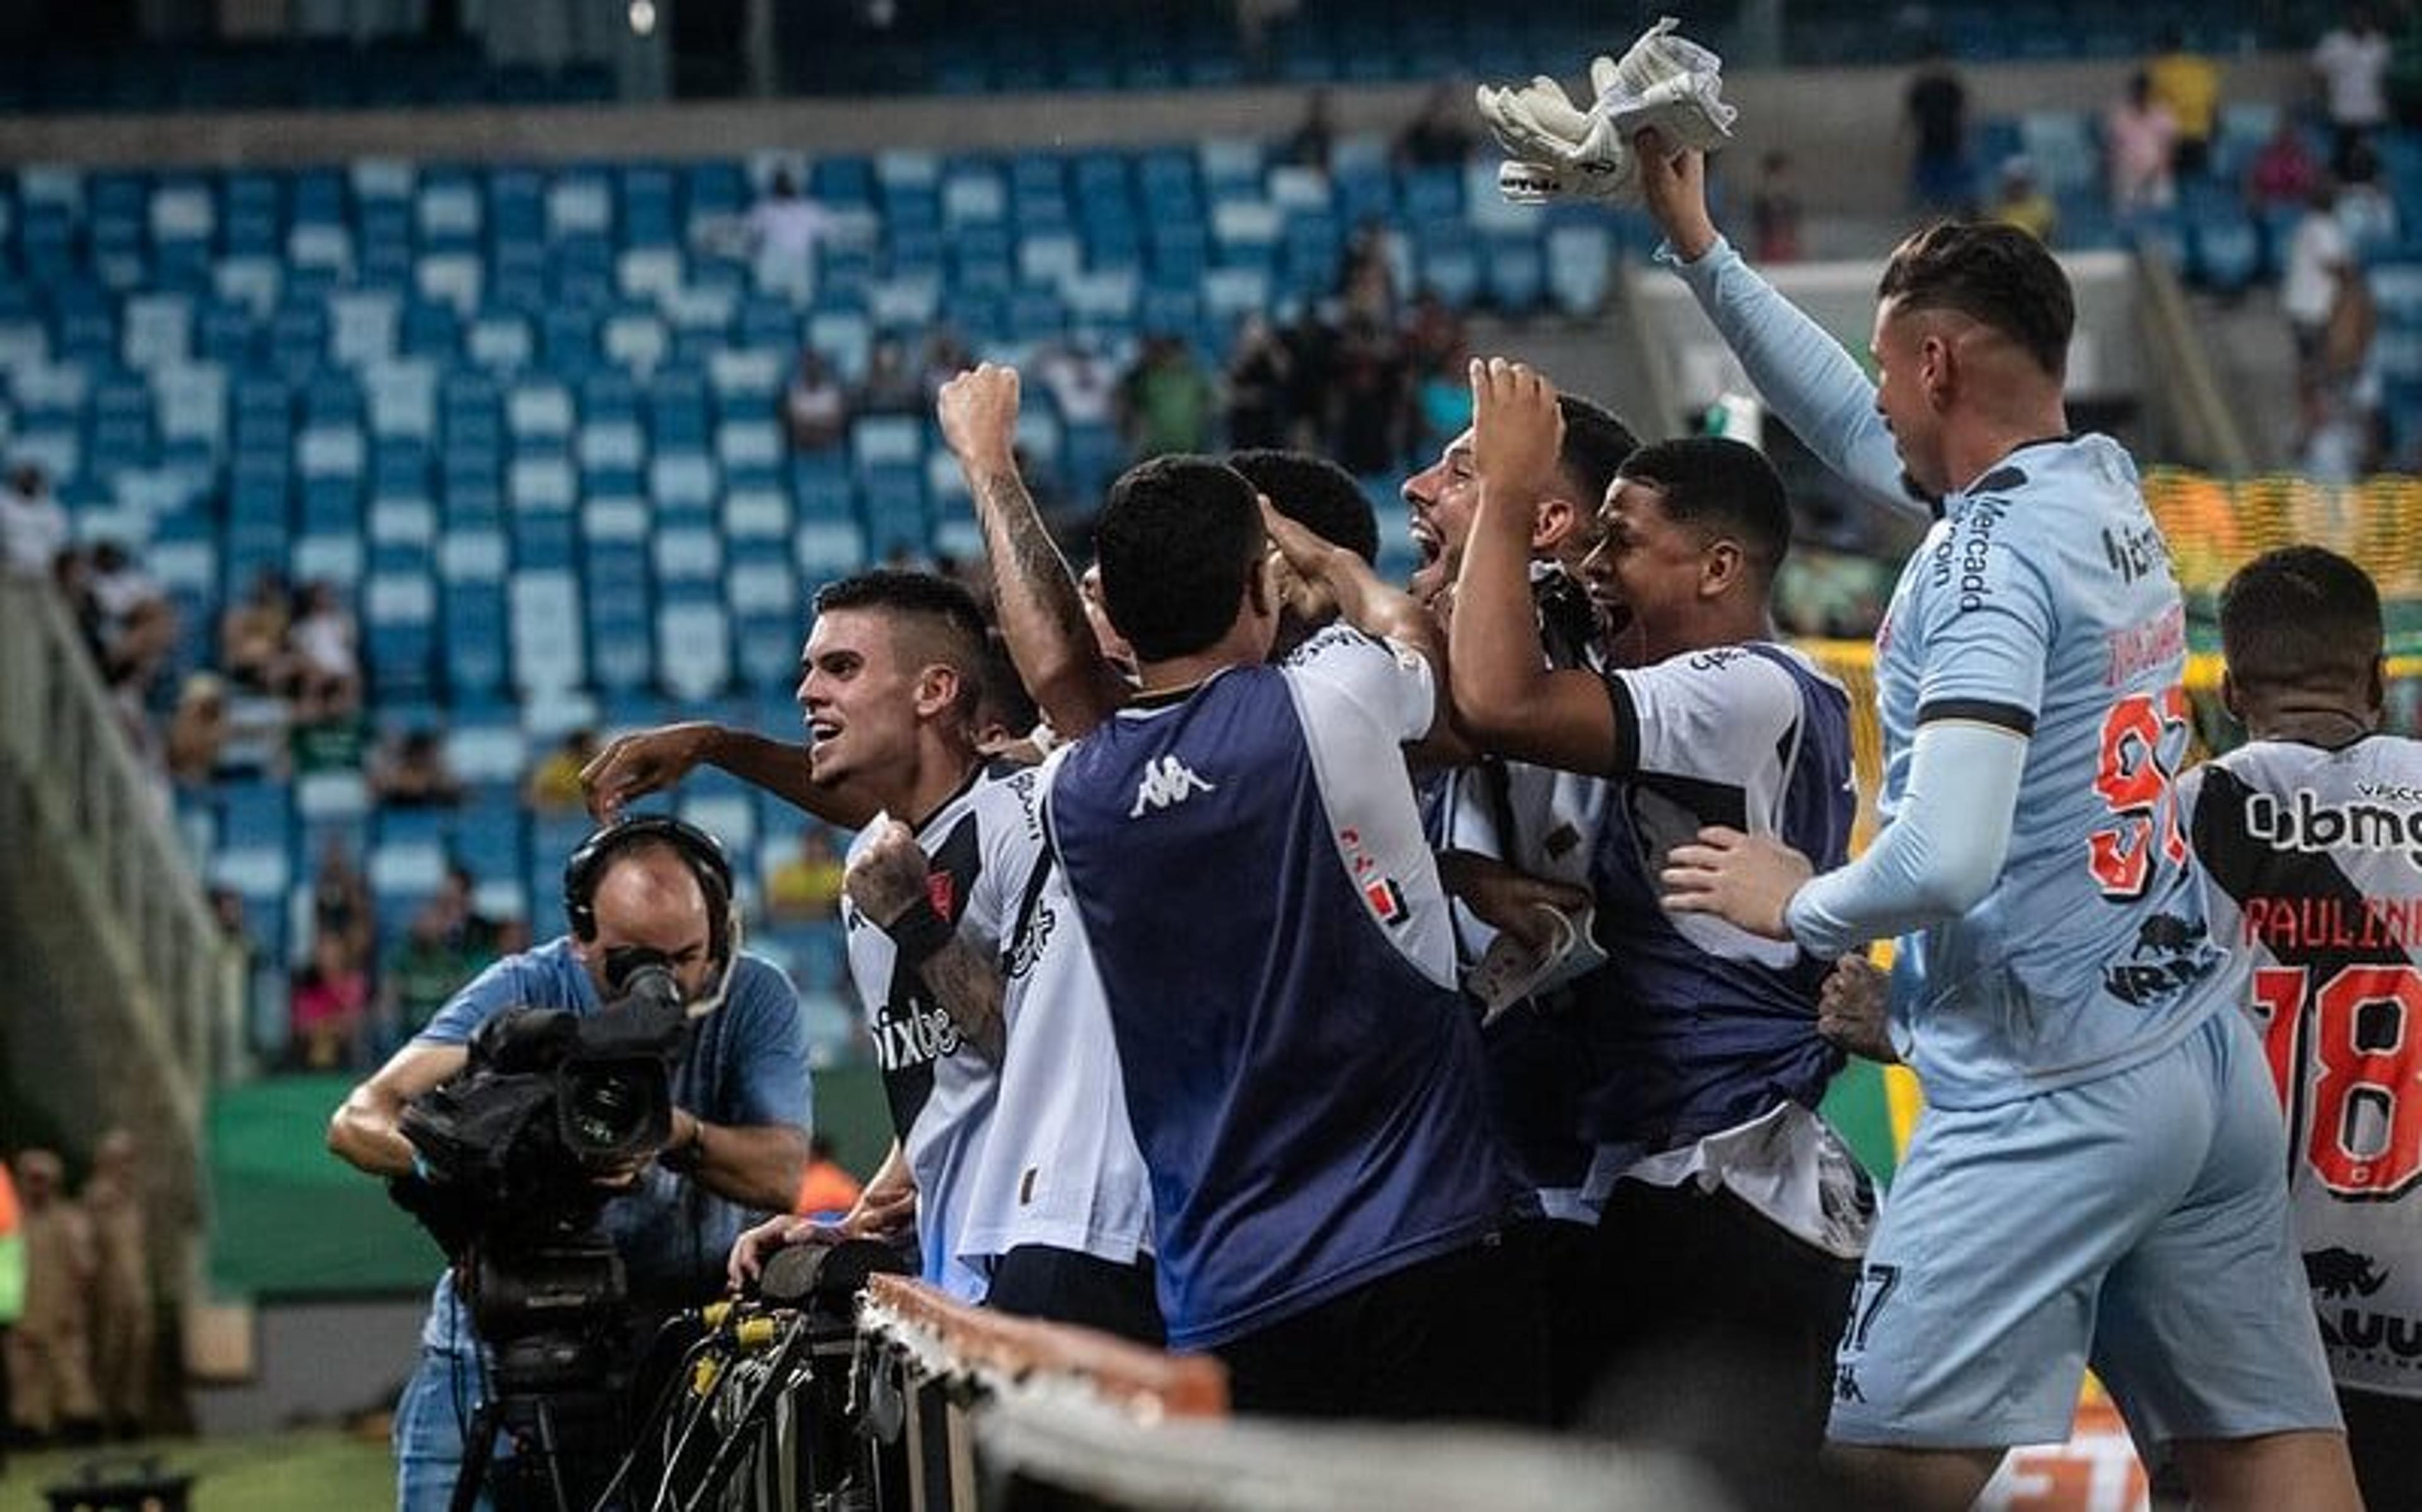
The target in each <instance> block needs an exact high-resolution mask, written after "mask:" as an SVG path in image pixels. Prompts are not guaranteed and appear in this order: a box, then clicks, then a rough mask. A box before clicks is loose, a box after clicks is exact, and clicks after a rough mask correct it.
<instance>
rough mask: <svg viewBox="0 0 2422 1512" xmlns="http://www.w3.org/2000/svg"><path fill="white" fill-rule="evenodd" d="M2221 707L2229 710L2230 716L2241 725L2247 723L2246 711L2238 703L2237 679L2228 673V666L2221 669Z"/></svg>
mask: <svg viewBox="0 0 2422 1512" xmlns="http://www.w3.org/2000/svg"><path fill="white" fill-rule="evenodd" d="M2220 707H2221V708H2223V709H2226V710H2228V717H2229V718H2230V719H2232V720H2235V721H2236V722H2237V723H2238V724H2239V725H2243V724H2244V723H2245V711H2244V709H2241V708H2240V707H2239V704H2238V697H2237V679H2236V678H2233V677H2230V676H2229V675H2228V668H2226V667H2222V668H2221V669H2220Z"/></svg>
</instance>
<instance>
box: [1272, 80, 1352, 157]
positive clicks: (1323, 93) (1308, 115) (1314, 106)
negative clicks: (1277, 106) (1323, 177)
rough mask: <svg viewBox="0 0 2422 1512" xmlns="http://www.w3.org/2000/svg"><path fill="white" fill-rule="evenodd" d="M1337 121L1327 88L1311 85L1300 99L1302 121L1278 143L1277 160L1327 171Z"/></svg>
mask: <svg viewBox="0 0 2422 1512" xmlns="http://www.w3.org/2000/svg"><path fill="white" fill-rule="evenodd" d="M1336 139H1337V125H1336V118H1335V112H1334V110H1333V109H1332V101H1331V100H1330V98H1329V91H1328V90H1327V89H1314V90H1313V92H1312V98H1311V99H1309V100H1307V101H1304V108H1303V124H1302V125H1300V126H1297V128H1296V129H1295V130H1294V131H1293V132H1290V133H1289V134H1288V136H1287V139H1286V140H1285V141H1283V142H1282V143H1280V144H1279V150H1278V161H1279V162H1280V163H1282V164H1287V165H1288V166H1290V167H1297V168H1317V169H1319V170H1320V171H1321V172H1323V173H1327V172H1328V171H1329V148H1331V147H1332V146H1334V145H1335V143H1336Z"/></svg>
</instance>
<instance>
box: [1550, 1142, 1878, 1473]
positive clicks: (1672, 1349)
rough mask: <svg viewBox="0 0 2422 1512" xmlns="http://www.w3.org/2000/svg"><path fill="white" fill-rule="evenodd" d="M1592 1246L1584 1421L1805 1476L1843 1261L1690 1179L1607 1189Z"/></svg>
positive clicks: (1820, 1438)
mask: <svg viewBox="0 0 2422 1512" xmlns="http://www.w3.org/2000/svg"><path fill="white" fill-rule="evenodd" d="M1597 1240H1598V1242H1597V1268H1596V1276H1595V1278H1594V1283H1593V1287H1592V1290H1593V1295H1594V1296H1595V1297H1596V1299H1597V1301H1598V1303H1599V1305H1600V1306H1601V1307H1602V1308H1603V1310H1604V1311H1603V1313H1602V1315H1601V1318H1600V1326H1601V1327H1602V1328H1603V1330H1604V1337H1605V1340H1606V1347H1607V1349H1608V1358H1609V1363H1610V1367H1609V1373H1608V1374H1607V1375H1606V1376H1605V1377H1604V1378H1602V1379H1601V1380H1600V1382H1599V1384H1598V1388H1597V1392H1596V1395H1595V1397H1594V1399H1593V1402H1592V1404H1591V1406H1590V1407H1589V1408H1588V1409H1586V1410H1585V1411H1584V1414H1583V1415H1584V1420H1585V1421H1587V1422H1588V1423H1590V1424H1592V1425H1593V1426H1598V1425H1603V1426H1606V1427H1608V1428H1610V1429H1620V1430H1621V1431H1623V1432H1624V1433H1625V1434H1627V1435H1628V1436H1630V1437H1634V1438H1640V1437H1645V1438H1649V1439H1652V1440H1657V1441H1661V1442H1669V1443H1677V1444H1679V1445H1680V1446H1682V1447H1685V1448H1691V1449H1699V1450H1703V1451H1709V1452H1712V1453H1714V1454H1716V1455H1718V1456H1719V1457H1720V1461H1722V1462H1729V1467H1730V1468H1735V1469H1739V1470H1743V1471H1750V1470H1755V1469H1758V1467H1760V1466H1763V1467H1764V1470H1763V1473H1761V1475H1760V1477H1759V1478H1761V1479H1764V1478H1766V1477H1767V1476H1768V1475H1781V1476H1784V1477H1786V1478H1785V1480H1784V1481H1783V1484H1786V1485H1788V1484H1791V1480H1790V1479H1789V1478H1788V1477H1796V1476H1798V1475H1800V1474H1802V1473H1814V1467H1815V1464H1816V1454H1817V1451H1818V1450H1819V1449H1820V1448H1821V1447H1822V1446H1823V1442H1824V1437H1825V1419H1826V1417H1827V1415H1828V1413H1829V1412H1830V1411H1831V1410H1832V1395H1833V1348H1834V1346H1835V1345H1836V1344H1837V1343H1838V1342H1840V1339H1841V1333H1842V1323H1843V1319H1844V1317H1845V1316H1846V1315H1847V1314H1848V1310H1849V1304H1850V1288H1851V1285H1852V1283H1853V1282H1854V1281H1855V1280H1856V1278H1857V1275H1858V1269H1857V1266H1856V1265H1855V1264H1854V1263H1853V1262H1851V1261H1848V1260H1844V1259H1840V1258H1838V1257H1836V1256H1834V1255H1828V1254H1826V1253H1825V1252H1824V1251H1822V1250H1819V1249H1816V1247H1815V1246H1813V1245H1810V1244H1807V1243H1804V1242H1802V1241H1801V1239H1798V1238H1796V1237H1794V1236H1793V1235H1791V1234H1788V1233H1786V1232H1785V1231H1784V1230H1783V1229H1782V1228H1781V1227H1780V1226H1778V1225H1777V1224H1775V1223H1774V1222H1773V1221H1772V1220H1771V1219H1769V1218H1768V1217H1767V1216H1766V1215H1765V1214H1763V1213H1761V1212H1759V1211H1757V1209H1755V1208H1752V1207H1750V1206H1749V1204H1747V1203H1745V1202H1743V1201H1741V1200H1740V1198H1738V1197H1737V1196H1735V1195H1733V1193H1732V1192H1729V1191H1725V1190H1723V1189H1721V1188H1719V1189H1718V1190H1716V1191H1714V1192H1708V1191H1706V1190H1704V1189H1703V1188H1701V1187H1700V1186H1698V1185H1697V1184H1696V1183H1695V1182H1690V1183H1685V1184H1684V1185H1682V1186H1680V1187H1658V1186H1651V1185H1649V1184H1648V1183H1646V1182H1643V1181H1618V1182H1616V1183H1615V1188H1614V1192H1613V1194H1612V1196H1611V1197H1609V1198H1608V1200H1607V1205H1606V1211H1605V1214H1604V1216H1603V1217H1602V1218H1601V1219H1600V1221H1599V1223H1598V1229H1597Z"/></svg>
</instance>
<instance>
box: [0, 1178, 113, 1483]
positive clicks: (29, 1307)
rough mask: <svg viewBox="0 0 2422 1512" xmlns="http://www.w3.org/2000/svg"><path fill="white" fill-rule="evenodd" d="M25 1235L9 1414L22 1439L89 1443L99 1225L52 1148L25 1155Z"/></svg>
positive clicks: (11, 1335) (95, 1411) (11, 1342)
mask: <svg viewBox="0 0 2422 1512" xmlns="http://www.w3.org/2000/svg"><path fill="white" fill-rule="evenodd" d="M17 1194H18V1201H19V1209H20V1222H21V1224H22V1227H23V1230H24V1236H25V1310H24V1314H23V1315H22V1316H20V1317H18V1319H17V1326H16V1327H15V1328H13V1329H11V1330H9V1331H8V1411H9V1413H10V1414H11V1416H12V1418H13V1420H14V1422H15V1424H16V1426H17V1430H18V1433H19V1434H20V1435H21V1436H27V1437H31V1438H33V1439H35V1440H38V1441H39V1440H45V1439H48V1438H50V1437H51V1436H52V1435H53V1434H55V1433H58V1432H61V1431H62V1430H64V1431H66V1432H67V1433H68V1434H69V1435H70V1436H71V1437H88V1436H89V1435H90V1433H91V1431H92V1428H93V1426H95V1424H96V1423H97V1422H98V1421H99V1419H100V1416H101V1403H100V1400H99V1399H98V1398H97V1397H96V1396H95V1395H94V1394H93V1389H92V1278H93V1255H92V1225H91V1224H89V1223H88V1222H87V1221H86V1218H85V1213H84V1209H83V1208H80V1207H78V1206H77V1205H76V1204H75V1203H73V1202H71V1201H70V1200H69V1199H68V1195H67V1168H66V1167H65V1166H64V1165H63V1164H62V1163H61V1162H60V1161H59V1158H58V1156H56V1155H55V1154H54V1153H52V1152H51V1151H49V1150H46V1149H29V1150H26V1151H24V1153H22V1154H20V1155H19V1156H18V1157H17Z"/></svg>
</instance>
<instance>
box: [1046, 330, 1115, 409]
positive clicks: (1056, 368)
mask: <svg viewBox="0 0 2422 1512" xmlns="http://www.w3.org/2000/svg"><path fill="white" fill-rule="evenodd" d="M1035 376H1036V377H1038V378H1040V379H1042V380H1043V386H1044V387H1045V388H1046V389H1048V390H1050V392H1051V402H1052V404H1053V406H1054V407H1055V408H1057V409H1058V410H1059V412H1060V418H1061V420H1062V422H1063V423H1064V424H1067V425H1071V426H1102V425H1110V424H1113V423H1115V422H1116V420H1117V406H1118V391H1119V390H1118V380H1117V378H1116V376H1115V375H1113V374H1112V373H1111V372H1110V369H1109V365H1108V364H1106V363H1104V362H1103V361H1102V359H1101V355H1100V354H1099V353H1098V352H1096V351H1094V350H1093V347H1091V346H1090V345H1088V344H1087V343H1086V342H1084V341H1083V340H1081V339H1070V340H1066V341H1060V342H1054V343H1053V344H1052V346H1051V349H1050V350H1049V351H1046V352H1045V353H1044V354H1043V356H1042V359H1041V360H1040V361H1039V362H1037V363H1036V364H1035Z"/></svg>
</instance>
